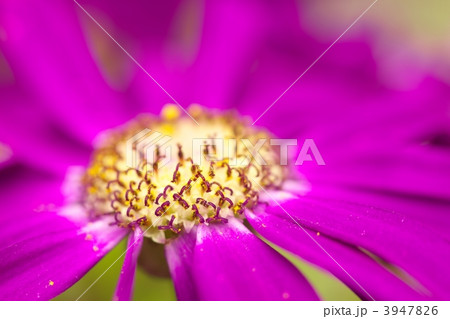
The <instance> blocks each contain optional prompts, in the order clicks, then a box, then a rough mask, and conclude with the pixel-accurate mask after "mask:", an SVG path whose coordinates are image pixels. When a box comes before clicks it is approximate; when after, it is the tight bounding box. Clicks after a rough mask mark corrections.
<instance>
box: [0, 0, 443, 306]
mask: <svg viewBox="0 0 450 319" xmlns="http://www.w3.org/2000/svg"><path fill="white" fill-rule="evenodd" d="M193 3H196V2H183V1H165V2H164V4H158V5H154V4H148V3H147V2H144V1H142V2H139V3H136V4H129V3H125V2H123V3H122V2H120V3H115V2H114V3H111V2H110V1H108V2H107V3H103V2H102V1H89V2H87V1H86V2H85V1H80V5H81V6H78V5H77V3H76V2H73V3H72V2H71V1H64V2H60V1H46V2H45V3H43V2H38V1H27V2H26V3H24V2H17V1H3V2H2V4H1V5H0V44H1V46H0V49H1V51H0V52H1V53H2V54H4V56H5V58H6V61H7V63H8V65H9V69H10V70H9V71H8V72H9V73H10V74H11V76H10V77H8V79H10V80H11V81H10V82H12V84H9V85H8V84H5V85H3V86H2V88H1V92H0V94H1V99H2V103H1V112H2V116H1V119H0V124H1V125H0V142H1V143H2V144H0V145H2V147H1V148H0V159H2V160H1V161H0V175H1V179H0V185H1V190H2V191H1V194H0V198H1V203H2V204H3V207H2V208H3V209H2V211H1V213H0V216H1V221H2V222H1V224H0V225H1V226H0V229H1V231H0V253H1V254H0V255H1V256H2V257H1V262H0V299H2V300H5V299H6V300H24V299H31V300H36V299H51V298H53V297H55V296H57V295H58V294H60V293H61V292H63V291H65V290H66V289H67V288H69V287H70V286H71V285H72V284H74V283H75V282H76V281H77V280H78V279H80V278H81V277H82V276H83V275H84V274H85V273H86V272H87V271H88V270H89V269H90V268H92V267H93V266H94V265H95V264H96V263H97V262H98V261H99V260H100V259H101V258H102V257H103V256H104V255H105V254H106V253H107V252H108V251H110V250H111V249H112V248H113V247H114V246H115V245H116V244H117V243H118V242H119V241H121V240H122V239H123V238H124V237H125V236H128V238H129V239H128V249H127V252H126V256H125V261H124V264H123V266H122V272H121V276H120V279H119V282H118V286H117V290H116V293H115V299H118V300H127V299H130V298H131V296H132V289H133V281H134V273H135V269H136V266H137V259H138V256H139V254H140V253H141V254H147V253H148V252H147V251H145V246H143V242H144V240H145V241H152V242H155V243H158V245H159V244H162V245H164V249H165V253H166V259H167V263H168V266H169V269H170V274H171V276H172V279H173V282H174V285H175V290H176V294H177V297H178V299H180V300H316V299H318V298H319V296H318V295H317V294H316V292H315V291H314V289H313V287H311V285H310V284H309V283H308V281H307V280H306V279H305V277H304V276H303V275H302V274H301V272H300V271H299V270H298V269H297V268H296V267H294V266H293V265H292V264H291V263H290V262H289V261H288V260H287V259H285V257H283V256H282V255H281V254H279V252H277V251H276V250H275V249H273V248H272V247H271V246H269V245H268V244H266V242H264V241H263V240H261V239H260V237H263V238H265V239H266V240H267V241H268V242H271V243H273V244H275V245H277V246H279V247H281V248H283V249H285V250H287V251H289V252H291V253H292V254H294V255H296V256H298V257H299V258H302V259H304V260H306V261H308V262H310V263H312V264H314V265H317V266H318V267H320V268H322V269H324V270H326V271H328V272H330V273H331V274H333V275H334V276H335V277H337V278H338V279H340V280H341V281H342V282H344V283H345V284H346V285H347V286H348V287H350V288H351V289H352V290H353V291H354V292H355V293H356V294H357V295H358V296H359V297H360V298H362V299H364V300H398V299H400V300H418V299H447V298H449V292H448V289H447V287H449V286H450V281H449V278H448V276H447V274H448V271H449V266H448V264H449V262H450V255H449V252H450V250H449V248H450V246H449V239H450V238H449V235H448V227H449V226H450V218H449V217H448V212H449V207H450V206H449V204H450V188H449V187H448V181H449V180H450V160H449V159H450V153H449V146H450V143H449V140H450V134H449V131H448V128H449V127H450V126H449V120H450V118H449V114H450V112H449V108H448V105H449V104H448V101H449V90H448V87H447V86H446V85H445V84H443V83H440V82H438V81H437V80H435V79H433V78H427V79H426V80H424V81H423V82H422V83H420V85H419V86H418V87H417V88H415V89H413V90H410V91H407V92H400V91H394V90H391V89H388V88H387V87H385V86H383V84H382V83H380V82H379V81H378V80H377V74H376V71H377V66H376V63H375V61H374V60H373V58H372V55H371V51H370V46H369V45H368V44H367V41H368V40H369V39H370V35H369V34H367V39H353V40H348V38H343V39H342V41H340V42H339V43H337V44H336V45H335V46H334V47H333V48H332V50H331V51H330V52H329V54H328V55H326V56H324V57H323V59H321V60H320V62H318V63H317V64H316V65H315V66H314V69H311V71H310V72H309V73H307V75H305V77H304V78H302V79H301V81H300V82H299V83H297V84H296V85H294V86H293V87H292V88H291V89H290V90H289V91H288V92H286V94H285V95H283V97H282V98H281V99H280V100H279V101H277V103H276V104H274V106H273V107H272V108H270V109H269V110H268V111H267V113H265V114H264V115H263V116H262V117H260V115H261V114H262V113H263V112H265V110H266V109H267V107H268V106H269V105H270V104H271V103H272V102H273V101H274V100H275V99H276V98H277V97H278V96H279V95H280V94H281V93H282V92H283V91H284V90H285V89H286V88H287V87H288V86H289V85H290V84H291V83H292V82H293V81H294V80H295V79H296V78H297V77H298V76H299V74H301V72H303V71H304V70H305V69H306V68H307V67H308V66H309V65H310V64H311V62H312V61H314V60H315V59H316V58H317V56H318V55H320V54H321V53H322V52H323V50H324V49H325V48H326V46H324V45H323V44H320V43H317V42H316V41H314V40H313V39H311V38H310V37H308V35H307V34H305V33H303V31H302V29H301V28H300V23H299V21H298V15H297V13H298V10H299V8H297V6H296V4H295V3H296V2H295V1H278V2H273V3H272V2H269V1H267V3H266V2H265V1H237V0H236V1H223V2H222V1H215V2H207V3H202V4H196V5H194V4H193ZM84 9H85V10H86V12H85V11H84ZM86 13H88V14H92V17H93V18H95V19H96V20H97V21H98V23H99V24H100V25H101V26H102V27H104V28H105V30H107V31H108V32H109V33H110V34H111V36H112V37H113V38H114V39H115V40H116V41H118V42H119V43H120V44H122V45H123V46H124V47H125V48H126V50H128V51H129V52H130V54H131V56H132V57H133V58H134V59H136V60H135V61H132V60H131V59H129V56H127V55H126V54H125V53H124V52H123V51H122V50H121V49H120V48H118V47H117V45H116V43H114V41H113V40H111V39H109V38H108V36H107V35H106V34H105V33H104V32H103V30H101V28H100V27H99V26H98V25H96V24H95V23H94V22H93V21H92V20H91V19H90V17H89V16H88V14H86ZM123 39H125V40H124V41H123ZM137 61H139V63H140V65H141V66H142V67H143V68H144V69H145V70H147V71H148V74H146V72H145V71H143V70H142V69H140V68H138V67H136V64H135V63H134V62H137ZM8 72H3V73H4V74H8ZM148 75H151V76H154V80H156V81H158V84H157V83H155V81H154V80H153V79H151V78H149V76H148ZM401 76H404V77H405V78H407V77H408V74H404V75H399V78H401ZM162 87H163V88H164V89H167V90H168V91H165V90H164V89H162ZM169 92H170V95H169V94H168V93H169ZM172 96H173V97H175V99H176V101H177V102H176V103H178V102H179V103H180V105H182V106H184V105H186V106H187V105H191V104H194V103H198V105H197V104H194V105H193V106H191V107H189V108H188V111H189V116H187V115H185V114H184V113H183V112H182V110H181V109H180V108H177V107H176V106H175V105H171V106H166V107H165V108H163V105H166V104H167V103H174V101H173V98H172ZM199 105H202V106H199ZM203 105H204V106H207V107H210V108H211V109H207V108H205V107H203ZM161 110H162V111H161ZM229 110H238V111H239V113H237V112H230V111H229ZM140 113H147V114H146V115H144V116H142V115H141V116H137V115H138V114H140ZM160 113H161V115H160V116H157V114H160ZM151 114H153V115H151ZM239 114H245V115H246V116H250V117H251V118H253V120H257V119H258V120H257V125H256V126H253V125H252V122H248V121H247V120H246V119H245V118H243V117H242V116H241V115H239ZM145 129H151V130H152V131H157V132H160V133H163V134H166V135H169V136H171V137H172V143H174V145H176V147H177V148H178V152H177V156H176V157H175V158H170V159H169V162H168V163H166V164H167V165H162V164H163V161H164V157H163V156H162V155H161V154H160V153H159V148H158V152H157V154H159V155H158V157H157V158H156V159H154V160H153V161H148V160H147V158H146V157H142V158H138V161H137V167H130V166H129V165H127V163H126V155H127V151H126V150H127V141H129V140H130V139H132V138H133V137H134V136H136V134H139V133H140V132H142V131H143V130H145ZM271 136H277V137H281V138H289V139H299V140H300V141H301V140H304V139H306V138H308V139H309V138H312V139H314V141H315V144H316V145H317V146H318V148H319V149H320V154H321V155H322V156H323V159H324V160H325V162H326V165H317V163H316V162H315V161H305V162H304V163H303V165H300V166H294V165H291V166H283V165H281V164H280V163H279V162H278V161H277V160H278V157H277V154H278V153H277V152H276V151H275V148H274V147H272V146H267V147H266V146H265V147H263V148H261V151H260V154H261V156H262V159H263V160H264V161H265V162H266V164H267V165H264V166H263V165H260V164H261V163H260V162H258V161H256V160H255V158H252V159H251V161H250V162H249V163H247V162H246V163H245V165H244V164H237V165H232V164H231V162H232V161H233V160H236V159H238V158H240V157H241V156H244V157H245V154H246V153H245V149H244V148H242V146H237V147H236V148H235V151H234V153H232V156H229V157H228V158H227V159H218V160H213V159H211V158H213V157H214V156H215V154H216V153H215V152H216V150H215V148H214V147H208V146H206V148H205V149H206V151H203V154H204V155H208V156H207V159H205V160H204V161H203V162H201V163H198V162H196V161H195V160H194V159H195V155H196V154H195V152H194V151H193V150H192V149H191V148H190V147H191V145H192V139H194V138H208V139H211V138H223V139H230V138H237V139H239V140H244V139H248V140H249V141H251V142H252V144H253V145H254V144H255V142H256V141H257V140H258V139H260V138H261V137H262V138H266V139H269V138H270V137H271ZM158 147H159V146H158ZM9 149H10V150H11V152H9ZM10 153H12V155H11V154H10ZM141 155H142V154H141ZM310 155H311V154H310ZM211 156H212V157H211ZM311 159H313V158H312V157H311ZM256 234H259V235H260V237H258V236H256ZM150 257H154V256H150Z"/></svg>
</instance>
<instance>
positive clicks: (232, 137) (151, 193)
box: [83, 105, 284, 243]
mask: <svg viewBox="0 0 450 319" xmlns="http://www.w3.org/2000/svg"><path fill="white" fill-rule="evenodd" d="M189 112H190V113H191V114H192V116H193V118H195V119H196V121H194V120H193V118H190V117H189V116H181V114H180V112H179V110H178V109H177V107H176V106H174V105H168V106H166V107H165V108H164V109H163V111H162V113H161V116H160V117H159V118H157V117H150V116H140V117H138V118H136V119H134V120H132V121H130V122H128V123H127V124H126V125H124V126H123V127H120V128H117V129H114V130H111V131H108V132H105V133H104V134H103V135H102V136H101V138H99V140H100V141H99V142H98V143H97V144H98V145H97V147H96V149H95V150H94V154H93V157H92V159H91V162H90V165H89V167H88V169H87V171H86V173H85V175H84V177H83V186H84V189H85V194H84V198H83V203H84V205H85V206H86V208H87V209H88V211H89V212H90V213H91V214H96V215H98V214H100V215H105V214H112V215H114V218H115V222H114V223H113V224H114V225H116V226H119V227H129V228H132V229H134V228H136V227H141V228H142V230H143V231H144V232H145V236H146V237H150V238H152V239H153V240H154V241H155V242H158V243H165V242H166V240H167V239H169V238H172V237H174V236H176V235H178V234H180V233H181V232H183V231H187V232H189V231H190V230H191V229H192V227H193V226H195V225H196V224H205V225H210V224H214V223H227V222H228V219H229V218H239V219H243V218H244V217H243V216H244V215H243V212H244V210H245V209H246V208H251V207H254V206H255V205H256V204H258V201H259V195H258V194H259V192H260V188H261V187H264V188H267V189H276V188H280V187H281V185H282V183H283V180H284V167H283V166H281V165H279V164H278V162H279V160H278V154H277V153H276V152H275V150H274V148H273V147H272V146H271V145H270V144H269V143H268V139H269V137H270V135H269V134H268V133H267V132H265V131H263V130H260V129H257V128H254V127H252V126H251V125H250V124H249V123H247V121H246V120H245V119H241V118H239V116H238V115H237V114H234V113H213V112H210V111H206V110H205V109H203V108H201V107H200V106H192V107H191V108H190V109H189ZM255 145H259V147H258V150H257V155H256V156H255V153H254V152H253V149H254V147H255Z"/></svg>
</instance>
